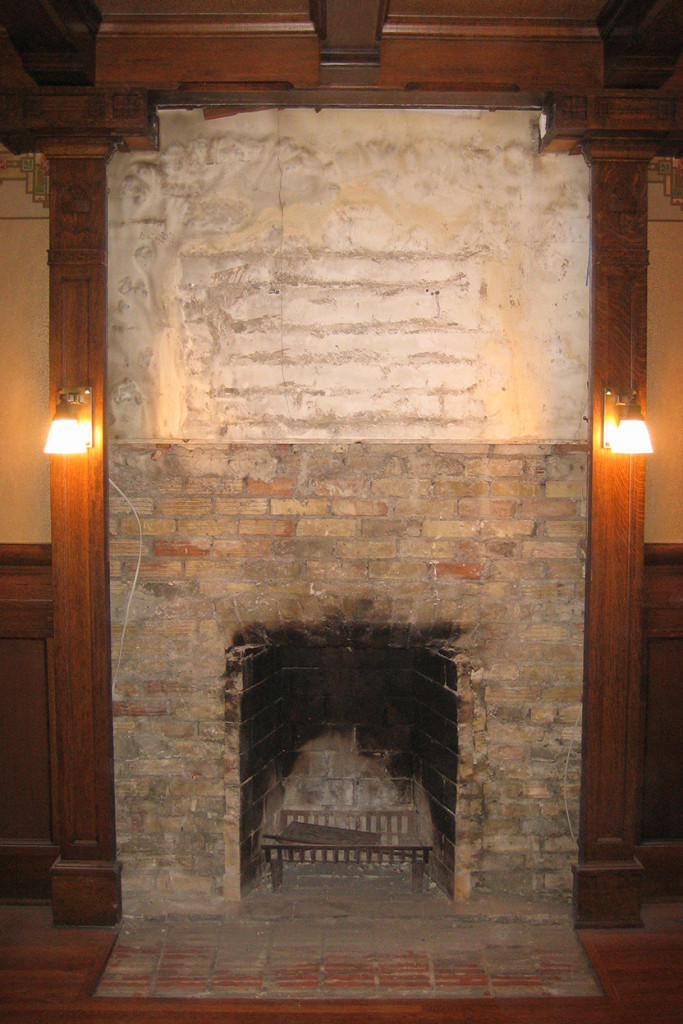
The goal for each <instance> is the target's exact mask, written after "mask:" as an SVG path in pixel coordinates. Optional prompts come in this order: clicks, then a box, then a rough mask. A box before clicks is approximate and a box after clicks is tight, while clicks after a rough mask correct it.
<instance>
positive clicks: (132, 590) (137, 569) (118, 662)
mask: <svg viewBox="0 0 683 1024" xmlns="http://www.w3.org/2000/svg"><path fill="white" fill-rule="evenodd" d="M109 483H110V484H111V486H112V487H113V488H114V490H115V491H116V492H117V494H120V495H121V497H122V498H123V500H124V501H125V502H126V504H127V505H128V506H129V508H130V509H131V511H132V513H133V515H134V516H135V521H136V523H137V524H138V563H137V565H136V567H135V575H134V576H133V582H132V584H131V588H130V593H129V595H128V601H127V603H126V612H125V615H124V616H123V627H122V629H121V637H120V639H119V653H118V657H117V659H116V668H115V669H114V676H113V680H112V687H115V686H116V680H117V679H118V675H119V666H120V665H121V654H122V652H123V639H124V637H125V635H126V628H127V626H128V616H129V614H130V605H131V601H132V600H133V594H134V593H135V587H136V586H137V582H138V575H139V573H140V564H141V562H142V523H141V522H140V516H139V515H138V513H137V509H136V508H135V505H133V503H132V501H131V500H130V498H129V497H128V496H127V495H126V494H124V493H123V491H122V490H121V488H120V487H119V485H118V484H116V483H114V481H113V480H112V478H111V477H109Z"/></svg>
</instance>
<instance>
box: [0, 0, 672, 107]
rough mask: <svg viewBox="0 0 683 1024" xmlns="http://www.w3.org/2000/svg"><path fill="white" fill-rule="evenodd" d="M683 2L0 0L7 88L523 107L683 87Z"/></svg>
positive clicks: (1, 78)
mask: <svg viewBox="0 0 683 1024" xmlns="http://www.w3.org/2000/svg"><path fill="white" fill-rule="evenodd" d="M682 50H683V2H682V0H552V2H549V0H99V2H97V3H96V2H94V0H21V3H17V2H16V0H0V87H3V88H13V87H21V88H35V86H36V85H38V86H92V85H97V86H115V87H117V88H120V87H121V86H131V87H142V88H147V89H150V90H155V91H157V92H158V93H159V94H160V95H162V96H165V97H166V98H167V99H168V100H169V102H170V101H172V100H173V99H174V98H175V99H177V100H182V99H183V97H185V98H187V97H189V96H192V95H199V94H201V95H204V96H206V95H209V96H214V97H215V98H216V99H217V100H218V99H219V97H220V96H221V95H224V96H226V97H227V96H233V94H235V93H238V94H239V93H240V92H243V93H245V94H246V93H252V94H254V93H258V92H264V91H266V92H270V93H271V94H273V93H275V94H278V95H279V94H281V93H282V92H285V91H287V92H290V93H292V97H291V98H292V100H293V101H294V99H295V94H297V95H298V94H299V93H300V92H301V91H305V92H307V93H310V91H311V90H313V91H314V92H317V93H319V94H320V100H321V102H325V101H329V97H330V95H333V96H335V95H337V96H343V97H344V98H345V99H347V98H349V97H352V96H353V95H356V96H358V97H360V96H366V95H367V96H368V97H369V99H368V102H372V97H373V96H374V95H375V94H376V95H377V97H378V98H379V96H380V95H381V96H386V97H389V100H388V101H391V98H392V97H393V100H394V101H397V99H398V97H400V96H401V95H404V96H408V95H409V94H419V95H420V96H424V95H429V94H430V93H438V94H446V93H450V94H454V95H459V96H460V95H462V96H465V97H466V96H470V97H471V99H472V102H473V103H476V102H478V101H485V100H486V99H487V98H488V99H489V100H490V99H491V98H496V97H498V98H501V99H502V100H503V101H504V102H508V103H515V102H517V103H518V104H519V105H524V103H525V102H526V101H533V100H537V99H538V98H539V97H541V98H542V97H543V96H545V95H547V94H548V93H549V92H551V91H553V90H565V89H568V88H581V89H584V90H585V89H602V88H619V89H623V88H626V89H633V88H636V89H645V88H647V89H665V90H671V89H681V88H682V87H683V62H682V61H681V52H682Z"/></svg>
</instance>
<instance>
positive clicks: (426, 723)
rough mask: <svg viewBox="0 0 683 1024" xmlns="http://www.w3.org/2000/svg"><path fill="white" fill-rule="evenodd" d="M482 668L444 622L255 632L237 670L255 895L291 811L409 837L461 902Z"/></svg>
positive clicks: (231, 703) (234, 708) (385, 836)
mask: <svg viewBox="0 0 683 1024" xmlns="http://www.w3.org/2000/svg"><path fill="white" fill-rule="evenodd" d="M469 671H470V666H469V662H468V660H467V658H466V656H465V655H464V654H463V652H461V651H459V650H458V648H457V643H456V637H455V631H453V630H450V631H449V630H448V629H447V628H445V627H443V626H435V627H434V628H433V629H431V630H418V629H412V630H411V629H408V628H397V627H391V626H381V625H376V624H372V623H367V622H366V623H359V622H343V621H330V622H327V623H324V624H323V625H322V626H320V627H317V628H316V627H308V628H302V627H298V628H297V627H289V628H286V629H285V628H283V629H278V630H274V631H268V630H266V629H254V630H252V631H250V633H249V635H247V636H245V637H241V638H240V642H238V643H237V644H236V645H235V646H234V647H232V648H231V649H230V650H229V651H228V657H227V673H226V742H227V744H228V746H229V747H230V746H234V745H235V744H236V745H237V747H238V749H239V837H240V840H239V850H240V888H241V891H242V892H243V893H244V892H245V891H247V890H248V889H249V888H251V886H252V885H253V884H254V883H255V882H257V881H258V880H259V879H260V877H261V874H262V870H263V851H262V839H263V836H264V834H265V835H267V834H269V833H270V834H271V835H272V834H273V833H277V831H278V830H279V829H280V828H281V827H282V825H283V823H284V820H285V815H287V817H288V818H290V817H293V816H298V817H300V818H302V819H303V818H309V817H310V816H311V815H312V814H318V815H319V814H322V815H324V817H325V820H326V821H327V822H328V823H329V824H331V825H333V826H341V827H355V826H358V825H362V826H365V827H369V828H371V829H373V830H377V832H378V833H379V834H381V835H382V843H383V844H384V845H386V844H389V843H392V842H393V843H396V842H399V841H400V840H401V838H402V837H401V835H400V833H401V830H402V829H403V830H404V831H405V832H406V834H410V835H411V836H414V838H415V839H416V840H419V842H421V843H422V844H428V845H429V846H431V847H432V854H431V860H430V866H429V873H430V874H431V876H432V878H433V879H434V880H435V881H436V882H437V884H438V885H439V886H440V887H441V888H442V889H443V890H444V891H445V892H446V893H447V894H448V895H449V896H450V897H452V896H453V894H454V870H455V841H456V826H455V822H456V793H457V787H458V703H459V699H460V698H459V692H460V693H461V692H462V690H463V680H464V679H465V678H466V677H467V676H468V675H469ZM235 784H236V780H233V782H232V785H235ZM396 833H398V834H396Z"/></svg>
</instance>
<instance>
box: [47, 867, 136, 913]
mask: <svg viewBox="0 0 683 1024" xmlns="http://www.w3.org/2000/svg"><path fill="white" fill-rule="evenodd" d="M50 874H51V877H52V917H53V920H54V923H55V924H56V925H90V926H94V925H100V926H101V925H104V926H108V925H115V924H118V923H119V921H120V920H121V865H120V863H119V862H118V861H114V862H102V861H66V860H61V859H60V860H57V861H56V862H55V863H54V864H53V866H52V871H51V872H50Z"/></svg>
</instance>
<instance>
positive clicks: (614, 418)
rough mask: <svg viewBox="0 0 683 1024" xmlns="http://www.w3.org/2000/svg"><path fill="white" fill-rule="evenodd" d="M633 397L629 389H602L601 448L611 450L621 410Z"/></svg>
mask: <svg viewBox="0 0 683 1024" xmlns="http://www.w3.org/2000/svg"><path fill="white" fill-rule="evenodd" d="M632 397H633V391H632V390H631V389H630V388H603V389H602V447H603V448H605V449H607V451H611V450H612V441H613V438H614V435H615V434H616V432H617V427H618V426H619V421H620V420H621V410H622V409H623V408H624V406H626V405H627V404H628V403H629V402H630V401H631V399H632Z"/></svg>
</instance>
